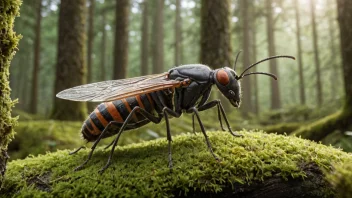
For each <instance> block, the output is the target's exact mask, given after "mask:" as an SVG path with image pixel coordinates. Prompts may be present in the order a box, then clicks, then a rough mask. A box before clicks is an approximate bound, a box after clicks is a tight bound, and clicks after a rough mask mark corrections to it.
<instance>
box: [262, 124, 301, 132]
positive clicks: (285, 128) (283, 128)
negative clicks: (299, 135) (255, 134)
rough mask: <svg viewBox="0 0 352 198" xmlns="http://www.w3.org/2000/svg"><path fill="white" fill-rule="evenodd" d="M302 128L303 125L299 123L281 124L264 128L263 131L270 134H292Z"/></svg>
mask: <svg viewBox="0 0 352 198" xmlns="http://www.w3.org/2000/svg"><path fill="white" fill-rule="evenodd" d="M301 126H302V123H299V122H291V123H281V124H275V125H268V126H264V127H263V131H266V132H268V133H277V134H285V133H286V134H290V133H291V132H292V131H295V130H296V129H298V128H299V127H301Z"/></svg>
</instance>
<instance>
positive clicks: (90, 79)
mask: <svg viewBox="0 0 352 198" xmlns="http://www.w3.org/2000/svg"><path fill="white" fill-rule="evenodd" d="M94 9H95V0H89V11H88V17H89V18H88V48H87V68H88V78H87V79H88V80H87V82H88V83H91V82H93V77H92V76H93V71H92V65H93V57H92V56H93V43H94Z"/></svg>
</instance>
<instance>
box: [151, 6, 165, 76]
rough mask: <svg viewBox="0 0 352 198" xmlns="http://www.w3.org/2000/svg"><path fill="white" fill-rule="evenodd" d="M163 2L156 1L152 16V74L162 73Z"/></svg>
mask: <svg viewBox="0 0 352 198" xmlns="http://www.w3.org/2000/svg"><path fill="white" fill-rule="evenodd" d="M163 23H164V0H157V1H156V11H155V15H154V24H153V26H154V27H153V32H154V39H153V42H154V47H153V74H158V73H162V72H164V27H163Z"/></svg>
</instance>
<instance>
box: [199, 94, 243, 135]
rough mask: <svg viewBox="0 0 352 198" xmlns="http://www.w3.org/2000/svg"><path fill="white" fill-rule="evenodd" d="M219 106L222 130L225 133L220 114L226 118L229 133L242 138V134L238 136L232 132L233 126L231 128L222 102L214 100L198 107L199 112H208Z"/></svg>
mask: <svg viewBox="0 0 352 198" xmlns="http://www.w3.org/2000/svg"><path fill="white" fill-rule="evenodd" d="M215 106H217V108H218V118H219V121H220V125H221V128H222V130H223V131H225V129H224V127H223V125H222V122H221V116H220V112H221V114H222V116H223V117H224V120H225V123H226V125H227V128H228V129H229V132H230V133H231V135H233V136H235V137H240V136H242V135H241V134H237V133H235V132H233V131H232V129H231V126H230V123H229V121H228V119H227V116H226V113H225V110H224V107H223V106H222V104H221V102H220V100H213V101H210V102H208V103H206V104H204V105H202V106H200V107H198V111H205V110H208V109H210V108H213V107H215Z"/></svg>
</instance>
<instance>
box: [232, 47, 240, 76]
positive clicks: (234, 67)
mask: <svg viewBox="0 0 352 198" xmlns="http://www.w3.org/2000/svg"><path fill="white" fill-rule="evenodd" d="M241 52H242V50H240V51H239V52H237V55H236V60H235V64H234V65H233V70H234V71H236V64H237V60H238V57H239V56H240V54H241Z"/></svg>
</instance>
